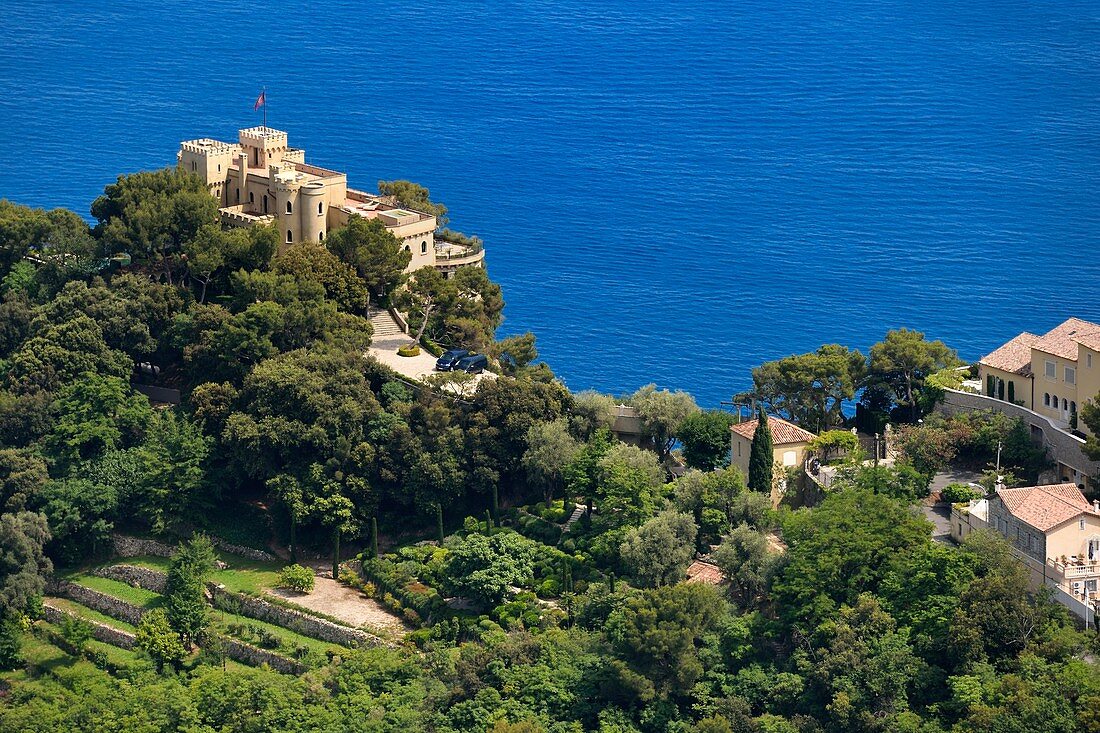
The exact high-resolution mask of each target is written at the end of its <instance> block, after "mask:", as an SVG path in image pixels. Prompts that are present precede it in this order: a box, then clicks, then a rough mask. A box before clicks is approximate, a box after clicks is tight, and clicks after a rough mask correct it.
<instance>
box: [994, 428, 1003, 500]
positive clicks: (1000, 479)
mask: <svg viewBox="0 0 1100 733" xmlns="http://www.w3.org/2000/svg"><path fill="white" fill-rule="evenodd" d="M1003 447H1004V443H1003V442H1001V441H999V440H998V441H997V483H995V484H994V485H993V489H994V491H997V490H1000V489H1003V488H1005V477H1004V476H1002V475H1001V448H1003Z"/></svg>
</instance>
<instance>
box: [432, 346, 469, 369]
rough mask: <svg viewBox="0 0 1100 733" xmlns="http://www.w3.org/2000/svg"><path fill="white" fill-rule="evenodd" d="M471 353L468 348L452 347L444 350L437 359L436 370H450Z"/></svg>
mask: <svg viewBox="0 0 1100 733" xmlns="http://www.w3.org/2000/svg"><path fill="white" fill-rule="evenodd" d="M469 355H470V352H469V351H467V350H466V349H451V350H450V351H444V352H443V355H442V356H440V357H439V358H438V359H436V360H435V368H436V371H440V372H449V371H451V370H452V369H454V368H455V366H456V365H457V364H458V362H460V361H461V360H463V359H465V358H466V357H467V356H469Z"/></svg>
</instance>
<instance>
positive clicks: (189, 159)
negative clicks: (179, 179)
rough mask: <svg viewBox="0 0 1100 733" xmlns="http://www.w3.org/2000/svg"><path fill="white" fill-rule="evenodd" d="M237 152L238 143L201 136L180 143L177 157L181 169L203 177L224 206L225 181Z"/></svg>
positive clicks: (225, 194)
mask: <svg viewBox="0 0 1100 733" xmlns="http://www.w3.org/2000/svg"><path fill="white" fill-rule="evenodd" d="M236 152H237V146H236V145H230V144H229V143H223V142H221V141H219V140H211V139H209V138H200V139H198V140H186V141H184V142H182V143H180V150H179V154H178V155H177V156H176V158H177V161H178V166H179V169H180V170H182V171H185V172H187V173H194V174H195V175H197V176H198V177H199V178H201V179H202V180H203V182H204V183H205V184H206V187H207V188H208V189H209V190H210V193H211V194H212V195H213V196H214V197H215V198H217V199H218V201H219V202H221V205H222V206H225V205H226V203H227V201H226V196H227V194H228V192H227V191H226V190H225V183H226V180H227V179H228V177H229V167H230V165H231V164H232V163H233V157H234V155H235V154H236Z"/></svg>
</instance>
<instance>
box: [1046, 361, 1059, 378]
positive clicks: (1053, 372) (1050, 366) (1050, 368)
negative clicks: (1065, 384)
mask: <svg viewBox="0 0 1100 733" xmlns="http://www.w3.org/2000/svg"><path fill="white" fill-rule="evenodd" d="M1044 366H1045V369H1046V371H1045V372H1044V374H1046V375H1047V376H1048V377H1050V378H1051V379H1057V378H1058V370H1057V369H1056V368H1055V366H1054V362H1053V361H1048V362H1046V364H1045V365H1044Z"/></svg>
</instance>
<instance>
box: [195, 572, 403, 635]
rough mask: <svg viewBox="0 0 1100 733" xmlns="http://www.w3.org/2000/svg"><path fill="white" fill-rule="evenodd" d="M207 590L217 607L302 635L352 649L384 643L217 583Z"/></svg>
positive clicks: (364, 633)
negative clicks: (233, 590)
mask: <svg viewBox="0 0 1100 733" xmlns="http://www.w3.org/2000/svg"><path fill="white" fill-rule="evenodd" d="M207 587H208V588H209V589H210V593H211V595H212V597H213V603H214V606H215V608H221V609H223V610H228V611H233V612H236V613H240V614H241V615H242V616H248V617H249V618H254V619H257V620H259V621H266V622H268V623H271V624H275V625H276V626H282V627H283V628H285V629H290V630H291V631H295V632H297V633H299V634H301V635H302V636H308V637H310V638H313V639H320V640H321V641H327V642H329V643H330V644H341V645H343V646H349V647H357V646H377V645H380V644H382V643H383V641H382V640H381V639H379V638H378V637H376V636H374V635H372V634H368V633H367V632H366V631H363V630H361V629H354V628H352V627H350V626H342V625H340V624H337V623H334V622H332V621H329V620H327V619H323V618H318V617H316V616H311V615H309V614H307V613H303V612H301V611H295V610H294V609H291V608H284V607H283V606H279V605H276V604H274V603H271V602H269V601H265V600H263V599H262V598H255V597H253V596H246V595H243V594H241V593H233V592H232V591H227V590H226V589H225V588H222V587H220V586H218V585H215V584H213V583H210V584H208V585H207Z"/></svg>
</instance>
